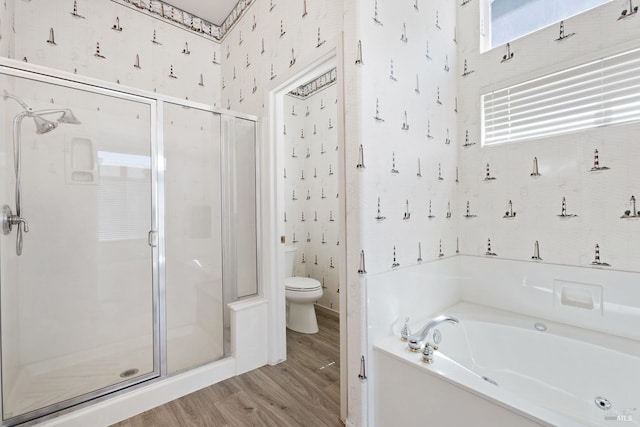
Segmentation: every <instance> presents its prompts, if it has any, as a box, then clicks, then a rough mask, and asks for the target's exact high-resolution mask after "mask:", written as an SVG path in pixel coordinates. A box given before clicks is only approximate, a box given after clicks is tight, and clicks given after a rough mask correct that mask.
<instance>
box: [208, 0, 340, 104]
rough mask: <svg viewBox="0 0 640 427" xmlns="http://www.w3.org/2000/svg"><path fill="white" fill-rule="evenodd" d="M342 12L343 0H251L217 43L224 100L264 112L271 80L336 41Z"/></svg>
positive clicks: (334, 43)
mask: <svg viewBox="0 0 640 427" xmlns="http://www.w3.org/2000/svg"><path fill="white" fill-rule="evenodd" d="M304 4H306V9H307V10H306V15H304ZM341 16H342V1H341V0H317V1H316V0H314V1H306V2H301V1H298V0H278V1H267V0H255V1H254V2H253V5H252V6H250V7H249V8H248V9H247V10H246V12H245V15H244V16H243V17H242V18H241V19H240V20H239V21H238V22H237V23H236V24H235V27H233V28H232V29H231V30H230V31H229V32H228V33H227V34H226V35H225V38H224V40H223V41H222V44H221V55H222V106H223V107H225V108H230V109H232V110H234V111H242V112H243V113H248V114H253V115H257V116H262V115H263V111H264V91H265V89H266V88H267V87H268V86H269V83H270V81H271V80H273V79H274V78H276V77H277V76H278V75H279V74H282V73H284V72H286V71H287V70H289V69H290V68H291V69H295V67H297V66H298V65H299V64H300V63H302V62H304V61H302V60H301V58H307V59H308V58H314V54H315V52H316V51H317V49H318V48H319V47H323V46H325V44H326V45H329V46H335V45H336V41H337V40H338V39H337V36H338V34H339V33H340V31H341V30H342V18H341ZM319 42H320V43H319ZM318 45H319V46H318ZM299 59H300V60H299Z"/></svg>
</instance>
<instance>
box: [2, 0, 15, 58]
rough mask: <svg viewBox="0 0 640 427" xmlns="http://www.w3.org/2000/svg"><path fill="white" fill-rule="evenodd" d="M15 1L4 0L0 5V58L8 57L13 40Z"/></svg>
mask: <svg viewBox="0 0 640 427" xmlns="http://www.w3.org/2000/svg"><path fill="white" fill-rule="evenodd" d="M14 7H15V0H5V1H4V2H3V3H2V5H0V56H6V57H8V56H9V52H10V51H11V41H12V39H13V37H12V35H13V31H12V27H13V9H14Z"/></svg>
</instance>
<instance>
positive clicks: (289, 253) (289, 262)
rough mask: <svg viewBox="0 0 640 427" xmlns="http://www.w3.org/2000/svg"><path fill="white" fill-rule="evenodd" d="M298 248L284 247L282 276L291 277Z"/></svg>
mask: <svg viewBox="0 0 640 427" xmlns="http://www.w3.org/2000/svg"><path fill="white" fill-rule="evenodd" d="M297 250H298V248H296V247H295V246H293V245H288V246H285V247H284V267H285V270H284V274H285V276H286V277H293V265H294V263H295V260H296V252H297Z"/></svg>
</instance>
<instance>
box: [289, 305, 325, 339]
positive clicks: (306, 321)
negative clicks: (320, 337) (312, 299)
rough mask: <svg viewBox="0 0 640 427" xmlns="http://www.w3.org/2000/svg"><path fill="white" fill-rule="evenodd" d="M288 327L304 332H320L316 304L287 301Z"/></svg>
mask: <svg viewBox="0 0 640 427" xmlns="http://www.w3.org/2000/svg"><path fill="white" fill-rule="evenodd" d="M287 328H289V329H291V330H292V331H295V332H300V333H302V334H316V333H318V331H319V330H320V329H319V328H318V320H317V319H316V310H315V307H314V304H313V303H306V304H297V303H295V302H287Z"/></svg>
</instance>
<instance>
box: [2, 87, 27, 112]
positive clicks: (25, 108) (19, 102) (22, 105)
mask: <svg viewBox="0 0 640 427" xmlns="http://www.w3.org/2000/svg"><path fill="white" fill-rule="evenodd" d="M2 96H4V99H7V98H11V99H13V100H14V101H16V102H17V103H18V104H20V106H21V107H22V108H24V110H25V111H31V107H29V106H28V105H27V104H25V103H24V101H23V100H22V99H20V98H18V97H17V96H15V95H11V94H10V93H9V92H7V91H6V90H5V91H4V93H3V95H2Z"/></svg>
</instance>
